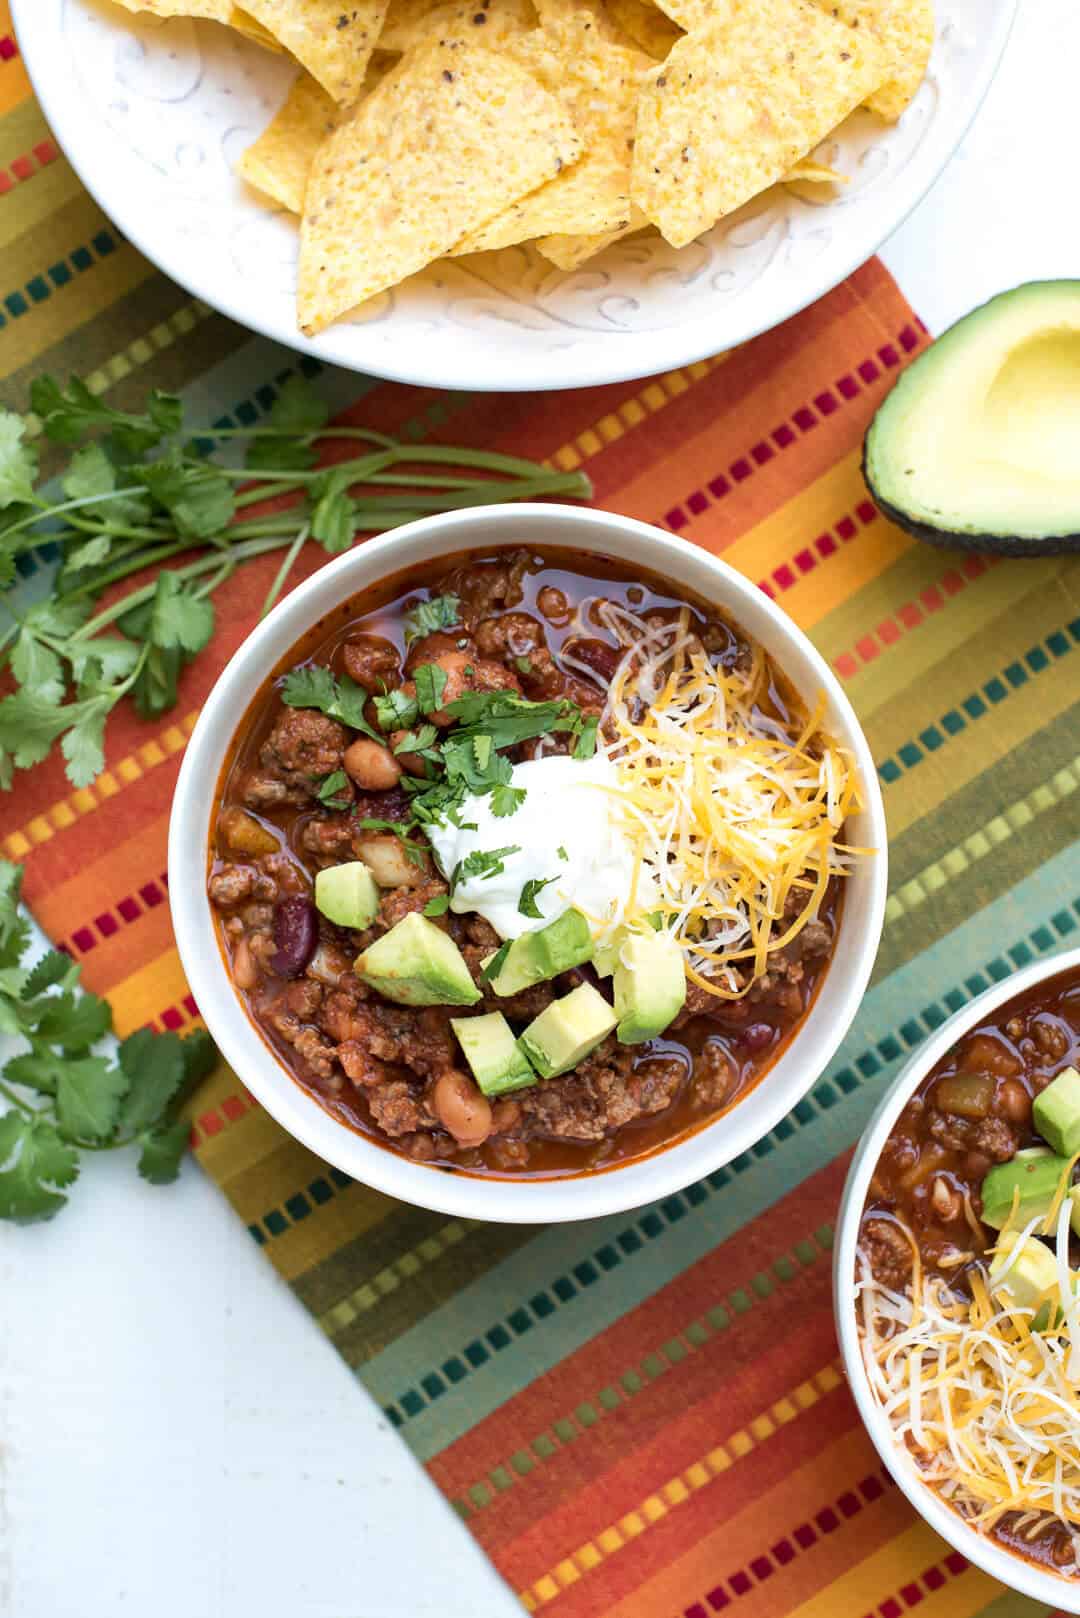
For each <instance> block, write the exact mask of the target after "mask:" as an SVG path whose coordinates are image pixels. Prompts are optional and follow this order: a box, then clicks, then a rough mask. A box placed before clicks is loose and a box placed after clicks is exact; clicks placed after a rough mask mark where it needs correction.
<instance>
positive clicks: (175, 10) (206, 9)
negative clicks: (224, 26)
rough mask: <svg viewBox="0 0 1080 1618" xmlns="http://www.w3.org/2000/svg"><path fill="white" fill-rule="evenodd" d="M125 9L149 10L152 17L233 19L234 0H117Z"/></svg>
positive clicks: (221, 20)
mask: <svg viewBox="0 0 1080 1618" xmlns="http://www.w3.org/2000/svg"><path fill="white" fill-rule="evenodd" d="M117 4H118V5H121V6H123V8H124V10H125V11H133V12H136V13H138V12H142V11H145V12H147V13H148V14H149V15H150V16H151V17H200V18H207V19H209V21H210V22H224V23H228V22H231V21H232V14H233V10H234V7H233V3H232V0H117Z"/></svg>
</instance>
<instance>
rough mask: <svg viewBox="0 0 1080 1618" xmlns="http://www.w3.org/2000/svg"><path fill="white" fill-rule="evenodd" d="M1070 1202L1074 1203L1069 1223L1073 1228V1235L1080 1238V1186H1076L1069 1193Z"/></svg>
mask: <svg viewBox="0 0 1080 1618" xmlns="http://www.w3.org/2000/svg"><path fill="white" fill-rule="evenodd" d="M1069 1201H1070V1202H1071V1203H1072V1213H1071V1214H1070V1215H1069V1223H1070V1225H1071V1226H1072V1228H1073V1235H1074V1236H1080V1185H1074V1186H1073V1188H1072V1190H1071V1191H1070V1192H1069Z"/></svg>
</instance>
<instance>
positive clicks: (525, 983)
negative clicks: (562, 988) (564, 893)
mask: <svg viewBox="0 0 1080 1618" xmlns="http://www.w3.org/2000/svg"><path fill="white" fill-rule="evenodd" d="M592 952H593V940H592V930H591V928H590V927H589V923H588V922H587V921H586V920H585V917H584V916H583V915H582V914H581V911H580V910H566V911H564V912H563V914H562V915H561V916H556V918H555V920H554V921H549V922H548V924H547V926H546V927H540V928H538V929H537V931H536V932H534V933H522V935H521V937H520V938H515V939H514V942H513V943H512V944H511V945H510V948H509V950H508V951H507V953H506V959H505V960H504V961H503V963H502V966H501V967H500V968H499V970H498V972H497V973H496V974H495V976H494V977H493V978H492V980H491V987H492V988H493V989H494V990H495V993H496V994H501V995H509V994H520V993H521V991H522V989H528V988H531V987H532V985H533V984H534V983H544V982H546V981H547V979H548V978H554V977H558V975H559V973H560V972H568V971H569V970H570V968H571V967H572V966H581V965H582V963H583V962H585V961H590V960H591V959H592Z"/></svg>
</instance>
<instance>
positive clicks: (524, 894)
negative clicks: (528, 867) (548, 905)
mask: <svg viewBox="0 0 1080 1618" xmlns="http://www.w3.org/2000/svg"><path fill="white" fill-rule="evenodd" d="M557 880H558V878H557V877H554V876H545V877H535V876H531V877H530V878H529V880H528V881H527V882H526V884H525V886H524V887H523V888H522V890H521V896H520V898H519V899H518V910H519V911H520V913H521V915H523V916H528V917H529V918H530V919H531V920H532V921H543V919H544V912H543V911H542V910H541V909H540V906H539V905H538V904H537V902H536V899H537V895H538V894H540V893H542V892H543V891H544V889H545V888H546V887H548V886H549V885H550V884H551V883H552V882H556V881H557Z"/></svg>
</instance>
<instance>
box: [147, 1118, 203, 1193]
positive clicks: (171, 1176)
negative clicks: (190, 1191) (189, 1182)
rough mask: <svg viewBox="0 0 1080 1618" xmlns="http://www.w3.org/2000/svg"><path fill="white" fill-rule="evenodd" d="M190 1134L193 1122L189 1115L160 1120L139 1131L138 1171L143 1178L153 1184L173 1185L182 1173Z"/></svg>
mask: <svg viewBox="0 0 1080 1618" xmlns="http://www.w3.org/2000/svg"><path fill="white" fill-rule="evenodd" d="M190 1136H191V1125H190V1124H189V1123H188V1121H187V1119H186V1118H177V1119H175V1120H174V1122H173V1123H171V1124H161V1125H159V1127H158V1128H156V1129H150V1130H147V1131H146V1132H145V1134H142V1135H140V1136H139V1144H140V1146H141V1147H142V1152H141V1154H140V1157H139V1173H140V1174H141V1175H142V1177H143V1179H144V1180H147V1181H149V1183H150V1184H151V1185H171V1184H172V1182H173V1181H174V1180H175V1179H176V1178H177V1176H178V1175H179V1173H180V1164H181V1163H182V1162H183V1160H184V1153H185V1152H186V1151H187V1145H188V1140H189V1138H190Z"/></svg>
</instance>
